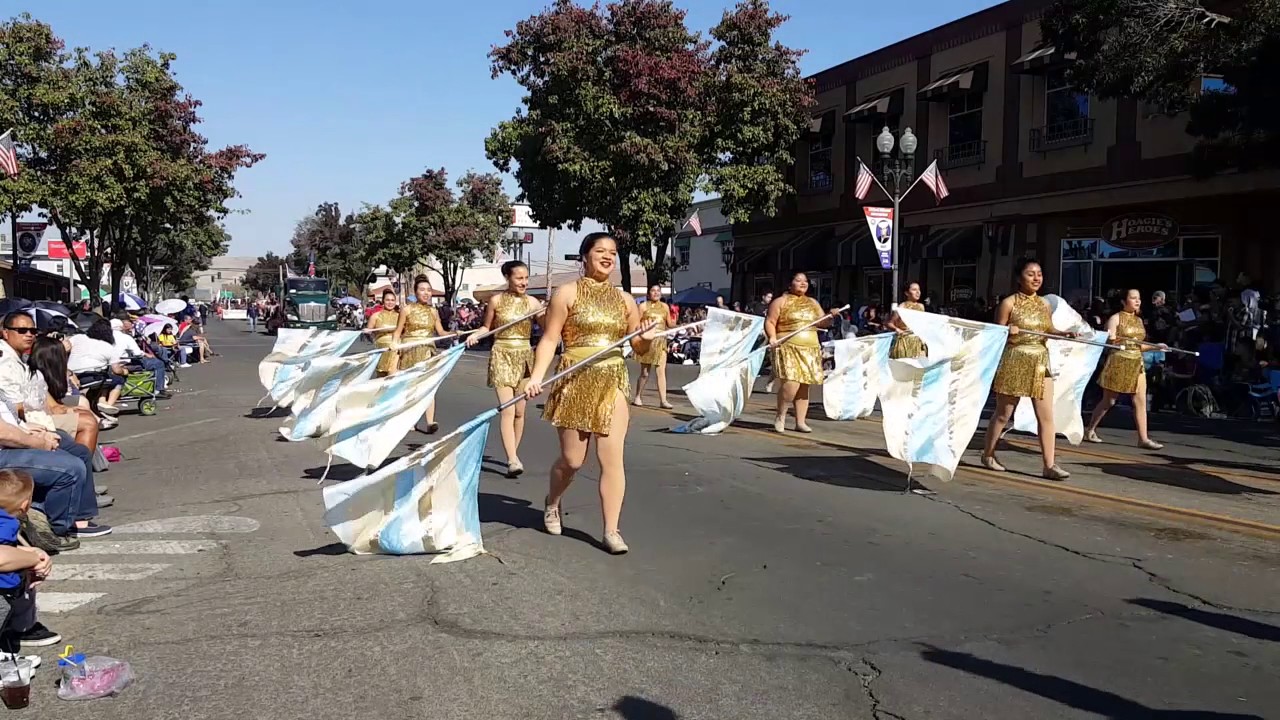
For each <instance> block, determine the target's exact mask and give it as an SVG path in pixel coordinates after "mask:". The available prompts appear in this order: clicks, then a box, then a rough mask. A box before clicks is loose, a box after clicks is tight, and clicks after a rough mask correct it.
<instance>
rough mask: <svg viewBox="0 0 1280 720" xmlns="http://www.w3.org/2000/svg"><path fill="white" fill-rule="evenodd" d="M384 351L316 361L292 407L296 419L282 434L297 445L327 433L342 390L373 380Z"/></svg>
mask: <svg viewBox="0 0 1280 720" xmlns="http://www.w3.org/2000/svg"><path fill="white" fill-rule="evenodd" d="M383 352H384V351H382V350H373V351H370V352H364V353H359V354H357V355H347V356H345V357H334V356H330V357H324V358H317V359H315V360H312V361H311V363H309V365H310V366H311V367H310V368H308V370H307V371H306V372H307V380H305V381H303V382H302V383H300V385H299V387H298V389H297V391H296V392H297V394H298V397H297V399H296V400H294V402H293V405H292V406H291V407H290V409H291V410H292V412H293V417H292V418H290V419H289V420H287V421H286V422H285V424H284V426H283V427H281V428H280V435H281V436H283V437H284V439H286V440H289V441H292V442H297V441H299V440H305V439H307V438H312V437H319V436H320V435H321V434H323V433H324V431H325V430H326V429H328V427H329V425H330V424H331V423H332V422H333V418H334V415H335V414H336V412H337V404H338V391H339V390H341V389H342V388H343V387H344V386H346V385H349V384H353V383H359V382H364V381H365V380H368V379H369V378H371V377H373V373H374V371H376V370H377V369H378V360H379V359H380V358H381V357H382V353H383ZM385 352H391V351H385ZM317 366H319V367H317Z"/></svg>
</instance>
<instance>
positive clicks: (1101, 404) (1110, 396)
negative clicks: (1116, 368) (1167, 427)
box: [1086, 388, 1146, 433]
mask: <svg viewBox="0 0 1280 720" xmlns="http://www.w3.org/2000/svg"><path fill="white" fill-rule="evenodd" d="M1119 396H1120V394H1119V393H1117V392H1115V391H1113V390H1108V389H1106V388H1103V389H1102V399H1101V400H1099V401H1098V404H1097V405H1094V406H1093V412H1092V413H1090V414H1089V427H1088V428H1087V429H1086V431H1087V432H1090V433H1093V432H1096V431H1097V430H1098V425H1100V424H1102V418H1104V417H1106V416H1107V412H1108V411H1109V410H1111V408H1113V407H1115V404H1116V398H1118V397H1119ZM1144 409H1145V408H1144ZM1145 415H1146V413H1143V416H1144V417H1143V421H1144V422H1145V421H1146V417H1145Z"/></svg>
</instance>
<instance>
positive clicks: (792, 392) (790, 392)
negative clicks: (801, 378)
mask: <svg viewBox="0 0 1280 720" xmlns="http://www.w3.org/2000/svg"><path fill="white" fill-rule="evenodd" d="M798 392H800V383H798V382H793V381H791V380H787V381H785V382H783V383H782V392H779V393H778V411H777V414H775V415H774V418H773V427H774V429H775V430H777V431H778V432H782V427H783V426H784V425H786V422H787V407H788V406H791V405H793V404H794V403H795V400H796V393H798Z"/></svg>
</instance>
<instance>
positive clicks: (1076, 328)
mask: <svg viewBox="0 0 1280 720" xmlns="http://www.w3.org/2000/svg"><path fill="white" fill-rule="evenodd" d="M1044 299H1045V301H1046V302H1048V303H1049V316H1050V321H1051V322H1052V324H1053V327H1054V328H1055V329H1057V330H1062V331H1067V332H1078V333H1085V339H1087V340H1093V341H1094V342H1102V343H1105V342H1106V341H1107V333H1106V332H1104V331H1095V330H1094V329H1093V328H1091V327H1089V323H1087V322H1085V319H1084V318H1082V317H1080V313H1078V312H1076V311H1075V310H1074V309H1073V308H1072V307H1071V305H1070V304H1069V303H1067V301H1066V300H1063V299H1062V298H1060V297H1058V296H1057V295H1045V296H1044ZM1045 344H1046V346H1047V347H1048V348H1049V373H1048V374H1049V376H1050V377H1052V378H1053V427H1054V429H1055V430H1056V431H1057V433H1058V434H1059V435H1062V436H1064V437H1066V438H1067V442H1069V443H1071V444H1072V445H1079V444H1080V441H1081V440H1083V439H1084V418H1083V417H1082V416H1081V414H1080V405H1081V403H1082V401H1083V400H1084V390H1085V388H1086V387H1088V385H1089V380H1090V379H1091V378H1092V377H1093V371H1094V370H1096V369H1097V367H1098V361H1099V360H1101V359H1102V351H1103V350H1104V348H1102V347H1100V346H1098V345H1086V344H1084V343H1078V342H1071V341H1070V340H1046V342H1045ZM1038 428H1039V425H1038V424H1037V423H1036V413H1035V409H1034V408H1032V407H1031V400H1030V398H1022V399H1021V400H1019V401H1018V407H1017V409H1015V410H1014V412H1013V423H1012V425H1011V427H1010V428H1009V429H1010V430H1017V431H1018V432H1026V433H1032V434H1038V432H1037V431H1038Z"/></svg>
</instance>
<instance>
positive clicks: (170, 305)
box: [155, 298, 187, 315]
mask: <svg viewBox="0 0 1280 720" xmlns="http://www.w3.org/2000/svg"><path fill="white" fill-rule="evenodd" d="M186 309H187V304H186V303H185V302H183V301H182V300H180V299H178V298H169V299H168V300H161V301H160V302H158V303H156V307H155V311H156V312H158V313H160V314H161V315H172V314H173V313H180V312H182V311H183V310H186Z"/></svg>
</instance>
